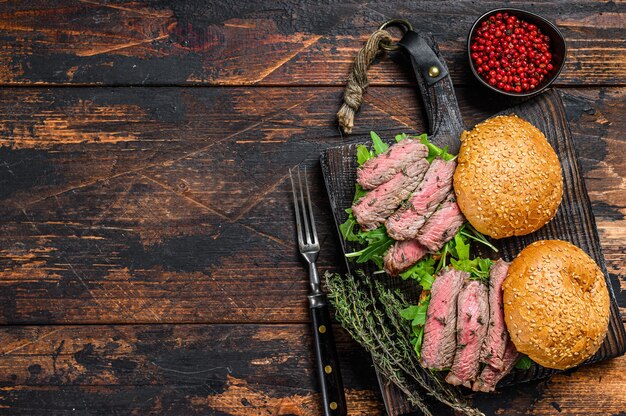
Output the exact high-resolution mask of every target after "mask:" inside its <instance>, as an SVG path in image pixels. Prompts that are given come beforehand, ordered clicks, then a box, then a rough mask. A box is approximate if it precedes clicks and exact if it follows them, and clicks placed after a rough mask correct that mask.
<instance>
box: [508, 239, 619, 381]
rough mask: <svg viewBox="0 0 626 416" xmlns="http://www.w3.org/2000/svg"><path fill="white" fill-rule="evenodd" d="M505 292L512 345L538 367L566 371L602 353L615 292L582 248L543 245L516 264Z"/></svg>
mask: <svg viewBox="0 0 626 416" xmlns="http://www.w3.org/2000/svg"><path fill="white" fill-rule="evenodd" d="M502 287H503V290H504V319H505V322H506V325H507V328H508V330H509V333H510V334H511V340H512V341H513V343H514V344H515V347H516V348H517V350H518V351H519V352H521V353H524V354H526V355H528V356H529V357H530V358H531V359H532V360H533V361H535V362H537V363H539V364H541V365H542V366H544V367H549V368H556V369H559V370H564V369H566V368H571V367H574V366H576V365H578V364H580V363H582V362H583V361H585V360H586V359H587V358H589V357H591V356H592V355H593V354H594V353H595V352H596V351H597V350H598V348H600V345H601V344H602V341H603V340H604V337H605V336H606V331H607V328H608V324H609V314H610V310H609V292H608V291H607V288H606V281H605V280H604V275H603V274H602V271H601V270H600V268H598V266H597V265H596V263H595V262H594V261H593V260H592V259H591V257H589V256H588V255H587V254H586V253H585V252H584V251H582V250H581V249H580V248H578V247H576V246H574V245H572V244H570V243H567V242H565V241H560V240H543V241H537V242H535V243H533V244H531V245H529V246H528V247H526V248H525V249H524V250H522V252H521V253H520V254H519V255H518V256H517V258H515V260H513V262H512V263H511V266H510V267H509V271H508V274H507V277H506V280H505V281H504V283H503V286H502Z"/></svg>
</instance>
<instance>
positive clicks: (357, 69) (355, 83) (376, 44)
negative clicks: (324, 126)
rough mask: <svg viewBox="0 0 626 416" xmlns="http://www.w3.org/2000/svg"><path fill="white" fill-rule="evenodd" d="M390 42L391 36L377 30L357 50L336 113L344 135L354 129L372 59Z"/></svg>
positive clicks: (386, 32) (384, 31) (382, 30)
mask: <svg viewBox="0 0 626 416" xmlns="http://www.w3.org/2000/svg"><path fill="white" fill-rule="evenodd" d="M391 42H392V38H391V34H390V33H389V32H388V31H386V30H384V29H379V30H377V31H375V32H374V33H372V34H371V36H370V37H369V39H367V42H366V43H365V46H363V47H362V48H361V50H359V52H358V53H357V55H356V58H354V64H353V65H352V71H351V72H350V76H349V77H348V83H347V84H346V89H345V90H344V93H343V104H342V105H341V108H340V109H339V111H338V112H337V121H338V122H339V126H340V127H341V129H342V130H343V132H344V133H346V134H350V133H351V132H352V127H354V114H355V113H356V112H357V111H358V110H359V107H361V102H362V101H363V93H364V92H365V90H366V89H367V86H368V80H367V68H369V66H370V65H371V64H372V62H373V61H374V58H376V56H377V55H378V54H379V53H380V52H381V51H384V48H383V47H382V46H381V44H382V45H390V44H391Z"/></svg>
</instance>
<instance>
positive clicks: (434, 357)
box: [421, 268, 469, 369]
mask: <svg viewBox="0 0 626 416" xmlns="http://www.w3.org/2000/svg"><path fill="white" fill-rule="evenodd" d="M468 277H469V273H467V272H461V271H458V270H455V269H452V268H448V269H444V270H442V271H441V272H439V274H438V275H437V277H436V278H435V281H434V282H433V285H432V287H431V288H430V303H429V304H428V310H427V311H426V324H425V325H424V341H423V343H422V351H421V362H422V366H423V367H424V368H436V369H444V368H450V367H451V366H452V363H453V360H454V354H455V351H456V325H457V298H458V295H459V292H460V291H461V288H462V287H463V282H464V281H465V279H467V278H468Z"/></svg>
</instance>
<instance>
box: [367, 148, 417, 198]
mask: <svg viewBox="0 0 626 416" xmlns="http://www.w3.org/2000/svg"><path fill="white" fill-rule="evenodd" d="M426 156H428V148H427V147H426V146H424V145H423V144H422V143H420V142H418V141H415V140H411V139H404V140H402V141H400V142H399V143H396V144H394V145H393V146H391V147H389V149H387V150H386V151H385V152H384V153H381V154H380V155H378V156H376V157H375V158H374V159H370V160H368V161H367V162H365V163H364V164H363V166H361V167H360V168H359V170H357V172H356V181H357V182H358V183H359V184H360V185H361V186H362V187H363V189H374V188H376V187H377V186H378V185H381V184H383V183H385V182H387V181H389V180H391V178H393V176H394V175H395V174H396V173H398V172H400V171H401V170H402V169H404V168H405V167H406V166H409V165H410V164H413V163H415V162H417V161H418V160H420V159H424V158H425V157H426Z"/></svg>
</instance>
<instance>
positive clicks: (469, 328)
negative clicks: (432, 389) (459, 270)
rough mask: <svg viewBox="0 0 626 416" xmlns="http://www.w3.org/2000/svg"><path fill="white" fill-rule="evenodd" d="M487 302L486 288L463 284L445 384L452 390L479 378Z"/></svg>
mask: <svg viewBox="0 0 626 416" xmlns="http://www.w3.org/2000/svg"><path fill="white" fill-rule="evenodd" d="M488 323H489V301H488V293H487V285H485V284H484V283H482V282H481V281H479V280H466V281H465V283H464V284H463V288H462V289H461V292H460V293H459V299H458V305H457V317H456V327H457V338H456V342H457V347H456V354H455V356H454V364H452V369H451V370H450V372H449V373H448V376H447V377H446V381H447V382H448V383H450V384H453V385H455V386H459V385H464V386H467V387H471V386H472V382H473V381H474V380H475V379H476V376H478V370H479V365H480V350H481V348H482V345H483V341H484V340H485V336H486V335H487V325H488Z"/></svg>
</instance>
